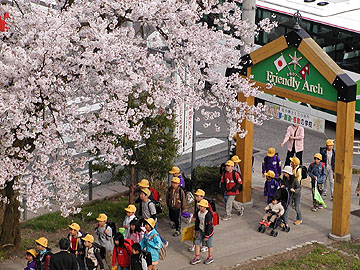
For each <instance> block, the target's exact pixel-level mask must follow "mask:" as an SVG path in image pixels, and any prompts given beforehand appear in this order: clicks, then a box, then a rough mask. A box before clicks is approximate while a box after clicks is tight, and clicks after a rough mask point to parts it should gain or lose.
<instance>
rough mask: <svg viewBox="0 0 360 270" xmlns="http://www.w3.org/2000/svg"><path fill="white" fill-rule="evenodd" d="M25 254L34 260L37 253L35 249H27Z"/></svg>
mask: <svg viewBox="0 0 360 270" xmlns="http://www.w3.org/2000/svg"><path fill="white" fill-rule="evenodd" d="M26 253H30V254H31V255H32V256H33V257H34V258H35V257H36V256H37V252H36V250H35V249H33V248H32V249H28V250H27V251H26Z"/></svg>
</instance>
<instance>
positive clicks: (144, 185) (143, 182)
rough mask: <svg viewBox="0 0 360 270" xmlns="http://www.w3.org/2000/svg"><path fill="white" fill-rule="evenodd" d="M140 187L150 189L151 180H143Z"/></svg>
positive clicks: (139, 184)
mask: <svg viewBox="0 0 360 270" xmlns="http://www.w3.org/2000/svg"><path fill="white" fill-rule="evenodd" d="M138 186H139V187H147V188H148V187H150V185H149V180H147V179H141V180H140V182H139V183H138Z"/></svg>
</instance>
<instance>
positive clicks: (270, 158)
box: [262, 147, 281, 177]
mask: <svg viewBox="0 0 360 270" xmlns="http://www.w3.org/2000/svg"><path fill="white" fill-rule="evenodd" d="M269 170H270V171H273V172H274V173H275V177H279V176H280V175H281V160H280V157H279V156H278V155H277V154H276V153H275V148H273V147H270V148H269V149H268V151H267V154H266V156H265V157H264V161H263V162H262V174H263V177H265V172H267V171H269Z"/></svg>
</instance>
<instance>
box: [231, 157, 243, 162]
mask: <svg viewBox="0 0 360 270" xmlns="http://www.w3.org/2000/svg"><path fill="white" fill-rule="evenodd" d="M231 161H233V162H241V159H240V158H239V157H238V156H233V157H232V158H231Z"/></svg>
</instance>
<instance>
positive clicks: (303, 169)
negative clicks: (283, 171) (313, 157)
mask: <svg viewBox="0 0 360 270" xmlns="http://www.w3.org/2000/svg"><path fill="white" fill-rule="evenodd" d="M300 168H301V179H306V178H307V177H308V171H307V168H306V167H305V166H304V165H299V167H297V168H296V172H297V171H298V169H300Z"/></svg>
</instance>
